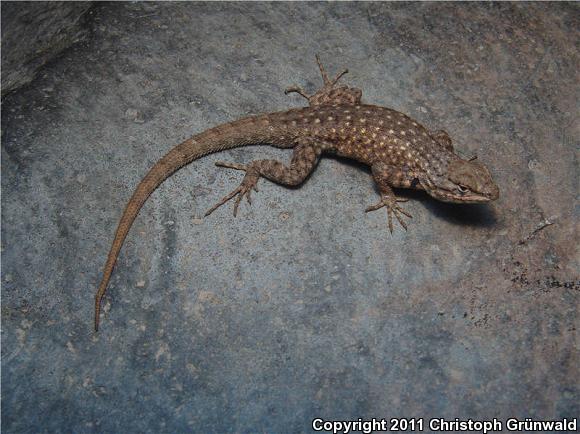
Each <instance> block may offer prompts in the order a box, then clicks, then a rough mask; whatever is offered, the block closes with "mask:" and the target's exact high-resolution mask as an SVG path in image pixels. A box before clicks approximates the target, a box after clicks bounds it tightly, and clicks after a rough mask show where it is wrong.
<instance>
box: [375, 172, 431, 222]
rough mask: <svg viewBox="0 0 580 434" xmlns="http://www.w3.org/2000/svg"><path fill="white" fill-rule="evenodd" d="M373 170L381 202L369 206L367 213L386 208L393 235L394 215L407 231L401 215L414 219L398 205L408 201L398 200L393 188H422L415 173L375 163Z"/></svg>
mask: <svg viewBox="0 0 580 434" xmlns="http://www.w3.org/2000/svg"><path fill="white" fill-rule="evenodd" d="M371 170H372V174H373V179H374V180H375V182H376V183H377V186H378V187H379V190H380V192H381V200H380V201H379V202H378V203H377V204H376V205H371V206H369V207H368V208H367V209H366V210H365V212H369V211H375V210H377V209H380V208H383V207H386V208H387V217H388V221H389V231H390V232H391V233H393V214H394V215H395V217H396V218H397V220H398V221H399V223H400V224H401V226H402V227H403V228H404V229H405V230H407V224H406V223H405V222H404V221H403V219H402V218H401V216H400V215H399V213H401V214H403V215H406V216H407V217H409V218H413V217H412V216H411V214H409V213H408V212H407V211H405V210H404V209H403V208H401V207H400V206H399V205H397V203H398V202H407V200H408V199H399V198H397V196H395V193H394V191H393V188H392V187H403V188H420V187H419V185H418V184H417V183H416V179H415V177H414V175H413V173H412V172H410V171H408V170H404V169H401V168H398V167H394V166H390V165H388V164H385V163H375V164H373V165H372V167H371Z"/></svg>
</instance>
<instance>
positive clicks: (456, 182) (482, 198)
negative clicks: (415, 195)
mask: <svg viewBox="0 0 580 434" xmlns="http://www.w3.org/2000/svg"><path fill="white" fill-rule="evenodd" d="M454 157H455V158H450V159H449V160H448V163H447V164H446V165H445V164H444V165H442V167H441V169H442V171H441V172H440V173H439V174H437V175H435V176H433V175H430V176H428V177H427V179H426V180H425V182H423V183H422V184H423V186H424V188H425V190H426V191H427V193H429V194H430V195H431V196H433V197H434V198H435V199H437V200H440V201H443V202H452V203H484V202H490V201H492V200H496V199H497V198H498V197H499V188H498V186H497V185H496V184H495V182H494V181H493V179H492V177H491V173H490V172H489V170H488V169H487V167H485V166H484V165H483V164H481V163H479V162H478V161H473V160H471V161H468V160H462V159H460V158H459V157H456V156H454Z"/></svg>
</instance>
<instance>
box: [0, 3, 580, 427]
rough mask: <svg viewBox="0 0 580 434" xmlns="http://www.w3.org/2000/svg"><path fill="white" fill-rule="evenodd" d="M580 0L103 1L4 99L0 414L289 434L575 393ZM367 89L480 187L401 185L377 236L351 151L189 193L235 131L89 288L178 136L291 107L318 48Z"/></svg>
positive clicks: (218, 176)
mask: <svg viewBox="0 0 580 434" xmlns="http://www.w3.org/2000/svg"><path fill="white" fill-rule="evenodd" d="M578 7H579V6H578V4H570V3H569V4H567V3H527V4H518V3H437V2H435V3H432V2H430V3H245V4H239V3H140V2H136V3H113V2H112V3H104V4H99V5H98V6H96V8H95V9H94V11H93V15H92V20H91V22H90V29H89V30H90V32H91V35H92V38H91V39H90V40H87V41H85V42H81V43H80V44H76V45H74V46H73V47H72V48H70V49H69V50H67V51H65V52H64V53H63V54H62V55H61V56H60V57H59V58H58V60H57V61H54V62H51V63H50V64H49V65H47V66H46V67H45V68H44V69H43V71H42V74H41V75H39V77H38V78H37V79H36V80H35V81H34V82H33V83H31V84H30V86H27V87H25V88H21V89H20V90H18V91H16V92H13V93H12V94H10V95H8V96H7V97H6V98H5V100H4V103H3V107H2V128H3V136H2V227H1V229H2V275H1V278H2V331H3V334H2V401H1V403H2V431H3V432H6V433H43V432H50V433H53V432H74V433H89V432H94V433H121V432H122V433H164V432H167V433H176V432H204V433H205V432H216V433H226V432H275V433H285V432H309V431H310V424H311V420H312V419H313V418H315V417H322V418H325V419H333V418H335V419H343V420H344V419H357V418H359V417H362V418H372V417H377V418H382V417H386V418H390V417H411V416H414V417H424V418H429V417H447V418H454V417H462V418H473V419H485V418H493V417H496V418H500V419H502V420H505V419H506V418H508V417H521V418H524V417H534V418H542V419H556V418H562V417H572V416H577V415H578V414H580V408H579V404H578V403H579V402H580V396H579V391H578V378H579V372H578V369H579V368H578V366H579V364H578V357H579V354H578V351H579V350H578V331H577V327H578V318H579V317H578V306H579V305H580V303H579V302H580V292H579V291H580V290H579V284H578V279H579V276H578V269H579V264H578V256H577V249H578V241H579V240H578V231H577V222H578V221H579V215H578V207H577V205H576V204H577V195H578V185H579V182H578V181H579V179H578V165H577V147H578V137H580V134H579V131H578V112H577V110H578V105H577V104H578V100H579V98H578V97H579V95H578V79H579V77H578V71H579V70H580V68H579V66H580V65H579V59H578V50H577V47H578V42H579V30H578V29H580V25H579V24H580V23H579V22H578V21H579V19H578V17H579V14H578ZM317 52H318V53H320V54H321V56H322V59H323V60H324V61H325V63H326V66H327V69H328V70H329V71H331V72H337V71H339V70H340V69H342V68H344V67H348V68H349V69H350V71H351V73H350V74H349V75H348V76H347V77H346V80H348V82H349V83H350V84H352V85H354V86H357V87H360V88H362V89H363V91H364V100H365V101H368V102H371V103H377V104H382V105H387V106H390V107H393V108H396V109H398V110H401V111H403V112H406V113H408V114H409V115H411V116H413V117H415V118H417V119H418V120H420V121H421V122H422V123H424V124H425V125H427V126H429V127H430V128H432V129H445V130H447V131H448V132H449V133H450V135H451V136H452V137H453V139H454V141H455V143H456V146H457V147H458V148H459V149H460V150H461V151H462V152H463V153H464V154H466V155H473V154H477V155H478V156H479V158H480V159H481V160H482V161H484V162H485V163H486V164H487V165H489V167H490V168H491V170H492V171H493V172H494V174H495V176H496V179H497V181H498V184H499V185H500V187H501V198H500V199H499V200H498V201H497V202H495V203H493V204H492V205H491V206H487V207H477V206H454V205H445V204H440V203H437V202H435V201H433V200H431V199H429V198H428V197H426V196H425V195H423V194H420V193H416V194H408V196H409V197H410V198H411V199H412V200H411V201H410V202H409V203H407V204H406V209H407V210H409V211H410V212H411V213H412V214H413V216H414V218H413V220H412V221H411V222H410V228H409V231H408V232H404V231H402V230H398V231H397V232H396V233H395V234H394V235H392V236H391V235H390V234H389V233H388V230H387V228H386V215H385V214H381V213H379V212H377V213H373V214H368V215H366V214H365V213H364V211H363V210H364V208H365V207H366V206H368V205H369V204H371V203H374V202H375V201H376V198H377V193H376V191H374V189H373V183H372V180H371V179H370V174H369V172H368V170H366V169H364V168H361V167H358V166H355V165H352V164H348V163H345V162H344V161H340V160H334V159H324V160H323V161H322V162H321V164H320V166H319V168H318V170H317V171H316V172H315V173H314V174H313V176H312V177H311V178H310V179H308V181H307V182H306V183H305V184H304V185H303V186H302V187H300V188H298V189H291V190H289V189H284V188H281V187H279V186H276V185H272V184H269V183H268V182H265V181H261V184H260V187H261V188H260V192H259V193H257V194H256V195H254V196H253V199H254V200H253V205H252V207H249V206H247V204H245V203H244V204H243V206H242V207H241V209H240V216H239V217H238V218H237V219H234V218H233V217H232V215H231V208H230V209H225V208H224V209H222V210H220V211H219V212H216V213H214V214H213V215H212V216H211V217H210V218H207V219H202V218H201V216H202V215H203V213H204V212H205V210H207V208H209V207H210V206H211V205H213V204H214V203H215V201H216V200H218V199H219V198H221V197H222V196H223V195H224V194H225V193H227V192H229V191H230V190H231V189H232V188H234V186H236V185H237V184H238V183H239V181H240V179H241V176H242V175H241V174H240V173H237V172H232V171H226V170H222V169H219V168H216V167H215V166H214V164H213V163H214V161H216V160H218V159H219V160H226V161H239V162H247V161H250V160H252V159H256V158H264V157H265V156H266V157H267V156H277V157H281V158H288V153H287V152H283V151H281V150H275V149H269V148H265V147H264V148H261V147H253V148H246V149H241V150H234V151H231V152H227V153H224V154H221V155H216V156H212V157H208V158H206V159H204V160H202V161H199V162H196V163H194V164H193V165H192V166H190V167H187V168H184V169H183V170H181V171H180V172H179V173H177V174H176V175H175V176H174V177H173V178H172V179H170V180H169V181H168V182H166V183H165V184H164V185H162V186H161V188H160V189H159V190H158V191H157V192H156V193H155V194H153V195H152V197H151V198H150V201H149V202H148V203H147V205H146V206H145V208H144V209H143V210H142V213H141V215H140V217H139V218H138V219H137V221H136V224H135V226H134V227H133V230H132V232H131V234H130V235H129V238H128V240H127V243H126V244H125V248H124V250H123V252H122V254H121V258H120V260H119V263H118V266H117V270H116V272H115V274H114V276H113V281H112V285H111V287H110V290H109V293H108V296H107V297H108V301H107V303H105V305H106V309H105V310H106V311H107V312H106V314H105V315H104V317H103V322H102V330H101V332H100V333H99V334H97V335H95V334H94V333H93V330H92V314H93V296H94V291H95V288H96V285H97V283H98V281H99V279H100V273H101V268H102V266H103V264H104V261H105V256H106V254H107V251H108V249H109V246H110V243H111V240H112V236H113V232H114V229H115V225H116V224H117V222H118V219H119V216H120V214H121V212H122V209H123V206H124V204H125V202H126V201H127V199H128V198H129V196H130V194H131V192H132V190H133V188H134V187H135V185H136V184H137V182H138V181H139V179H140V178H141V177H142V176H143V175H144V174H145V172H146V171H147V169H148V168H149V167H150V166H151V164H152V163H153V162H154V161H155V160H156V159H158V158H159V157H160V156H161V155H162V154H164V153H165V152H166V151H167V150H168V149H169V148H171V147H172V146H173V145H175V144H177V143H178V142H179V141H181V140H182V139H184V138H186V137H188V136H190V135H192V134H193V133H196V132H198V131H201V130H203V129H206V128H208V127H210V126H214V125H216V124H219V123H222V122H226V121H229V120H232V119H235V118H238V117H241V116H245V115H248V114H250V113H258V112H265V111H275V110H281V109H284V108H286V107H289V106H297V105H301V104H303V103H304V101H303V100H302V99H301V98H300V97H298V96H291V97H288V96H285V95H284V94H283V89H284V88H285V87H286V86H288V85H291V84H300V85H303V86H304V87H306V88H307V90H309V91H312V90H313V89H315V88H316V87H318V86H319V85H320V78H319V76H318V71H317V70H316V65H315V62H314V54H315V53H317Z"/></svg>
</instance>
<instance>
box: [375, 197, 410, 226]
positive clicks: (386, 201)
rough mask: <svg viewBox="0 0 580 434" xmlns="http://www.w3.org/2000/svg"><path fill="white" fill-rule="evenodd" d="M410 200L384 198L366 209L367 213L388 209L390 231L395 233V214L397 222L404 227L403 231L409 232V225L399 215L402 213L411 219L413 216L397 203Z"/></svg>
mask: <svg viewBox="0 0 580 434" xmlns="http://www.w3.org/2000/svg"><path fill="white" fill-rule="evenodd" d="M408 200H409V199H399V198H397V197H393V196H383V197H382V198H381V200H380V201H379V203H377V204H375V205H371V206H369V207H368V208H367V209H365V212H369V211H376V210H377V209H380V208H383V207H386V208H387V221H388V225H389V231H390V232H391V233H393V214H394V215H395V217H396V218H397V221H398V222H399V224H400V225H401V226H402V227H403V229H405V230H407V224H406V223H405V221H404V220H403V219H402V218H401V216H400V215H399V213H401V214H403V215H405V216H407V217H409V218H413V216H412V215H411V214H409V213H408V212H407V211H405V210H404V209H403V208H401V207H400V206H399V205H397V202H407V201H408Z"/></svg>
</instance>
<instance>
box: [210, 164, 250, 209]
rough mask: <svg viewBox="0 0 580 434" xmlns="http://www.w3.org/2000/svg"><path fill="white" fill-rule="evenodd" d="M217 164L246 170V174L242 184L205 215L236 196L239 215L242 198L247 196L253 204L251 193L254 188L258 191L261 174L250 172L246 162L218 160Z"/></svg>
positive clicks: (235, 206) (236, 207) (235, 202)
mask: <svg viewBox="0 0 580 434" xmlns="http://www.w3.org/2000/svg"><path fill="white" fill-rule="evenodd" d="M215 164H216V166H219V167H227V168H228V169H235V170H243V171H245V172H246V176H245V177H244V179H243V180H242V183H241V184H240V186H239V187H238V188H236V189H235V190H234V191H232V192H231V193H229V194H228V195H226V196H224V197H223V198H222V199H221V200H220V201H219V202H218V203H216V204H215V205H214V206H212V207H211V208H210V209H208V210H207V211H206V213H205V215H204V216H205V217H207V216H208V215H210V214H211V213H212V212H214V211H215V210H216V209H218V208H219V207H220V206H222V205H223V204H224V203H226V202H228V201H229V200H231V199H233V198H234V197H235V198H236V199H235V201H234V217H237V215H238V207H239V205H240V202H241V201H242V199H243V198H244V197H245V198H246V200H247V201H248V203H249V204H250V205H251V204H252V198H251V193H252V190H255V191H258V188H257V187H256V184H257V182H258V180H259V179H260V176H259V175H256V174H254V173H253V171H252V172H249V170H250V167H249V166H247V165H245V164H238V163H224V162H223V161H218V162H216V163H215Z"/></svg>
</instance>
